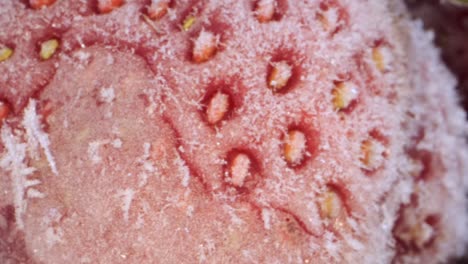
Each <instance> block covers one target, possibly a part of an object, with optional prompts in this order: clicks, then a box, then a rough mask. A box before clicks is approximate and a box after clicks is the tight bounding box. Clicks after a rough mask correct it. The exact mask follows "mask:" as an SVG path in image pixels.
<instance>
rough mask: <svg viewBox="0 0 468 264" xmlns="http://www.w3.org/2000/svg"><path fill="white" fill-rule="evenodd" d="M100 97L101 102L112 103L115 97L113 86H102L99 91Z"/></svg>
mask: <svg viewBox="0 0 468 264" xmlns="http://www.w3.org/2000/svg"><path fill="white" fill-rule="evenodd" d="M99 96H100V99H101V101H102V102H103V103H112V101H114V99H115V92H114V88H113V87H109V88H102V89H101V91H100V92H99Z"/></svg>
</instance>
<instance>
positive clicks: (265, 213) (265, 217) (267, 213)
mask: <svg viewBox="0 0 468 264" xmlns="http://www.w3.org/2000/svg"><path fill="white" fill-rule="evenodd" d="M262 221H263V227H264V228H265V229H266V230H270V228H271V210H269V209H266V208H263V209H262Z"/></svg>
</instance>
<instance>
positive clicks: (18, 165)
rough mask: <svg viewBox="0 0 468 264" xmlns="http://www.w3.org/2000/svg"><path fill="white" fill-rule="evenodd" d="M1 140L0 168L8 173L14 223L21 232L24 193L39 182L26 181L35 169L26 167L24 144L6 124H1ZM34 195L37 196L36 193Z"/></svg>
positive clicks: (24, 208) (25, 204) (24, 206)
mask: <svg viewBox="0 0 468 264" xmlns="http://www.w3.org/2000/svg"><path fill="white" fill-rule="evenodd" d="M1 138H2V143H3V145H4V146H5V150H6V153H3V157H2V159H1V160H0V167H1V168H2V169H4V170H5V171H7V172H10V176H11V178H12V185H13V186H12V189H13V194H14V206H15V222H16V224H17V227H18V229H20V230H22V229H24V222H23V218H22V216H23V214H24V213H25V212H26V207H27V201H26V199H25V197H24V194H25V191H26V189H27V188H28V187H32V186H35V185H37V184H39V183H40V181H39V180H28V179H27V177H28V176H29V175H31V174H32V173H33V172H34V171H35V168H32V167H28V166H27V165H26V163H25V158H26V144H25V143H20V141H19V139H18V138H17V137H16V136H15V135H13V133H12V131H11V128H10V127H9V126H8V125H7V124H3V127H2V130H1ZM35 195H36V196H37V193H35Z"/></svg>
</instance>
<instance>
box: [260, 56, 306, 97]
mask: <svg viewBox="0 0 468 264" xmlns="http://www.w3.org/2000/svg"><path fill="white" fill-rule="evenodd" d="M301 73H302V68H301V67H300V59H299V55H298V54H296V53H295V52H293V51H290V50H285V49H279V50H278V51H277V52H276V53H275V54H274V55H273V56H272V60H271V62H270V63H269V64H268V67H267V75H266V84H267V87H268V88H269V89H270V90H271V91H272V92H273V93H275V94H284V93H287V92H289V91H291V90H292V89H293V88H294V87H296V86H297V84H298V83H299V81H300V76H301Z"/></svg>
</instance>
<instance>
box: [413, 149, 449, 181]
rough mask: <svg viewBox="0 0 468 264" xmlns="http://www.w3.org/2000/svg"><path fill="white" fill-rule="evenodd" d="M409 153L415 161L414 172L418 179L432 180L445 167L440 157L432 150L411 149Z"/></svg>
mask: <svg viewBox="0 0 468 264" xmlns="http://www.w3.org/2000/svg"><path fill="white" fill-rule="evenodd" d="M407 153H408V156H409V158H410V159H411V160H412V161H413V165H414V170H413V171H412V172H413V176H414V177H415V179H416V180H423V181H428V180H431V179H433V178H434V177H436V176H437V175H440V173H439V172H440V171H439V170H443V168H444V166H443V165H442V161H441V159H440V157H439V156H437V155H436V154H434V153H433V152H431V151H428V150H417V149H411V150H409V151H407Z"/></svg>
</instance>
